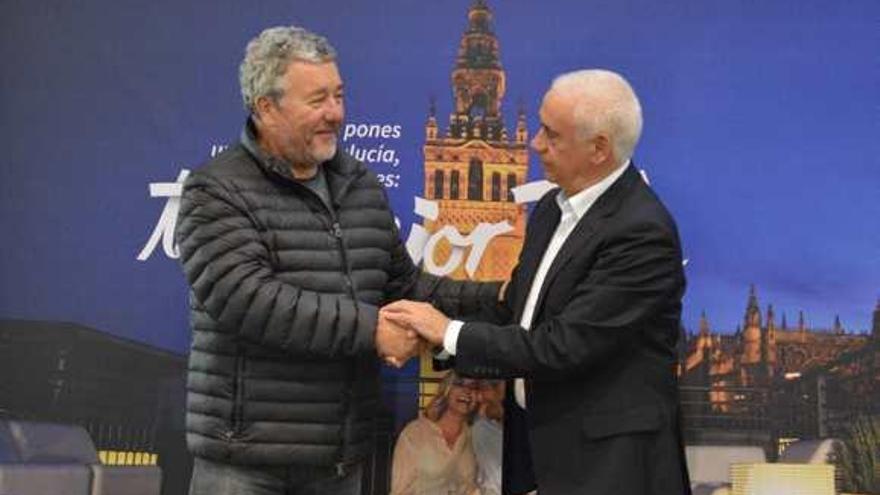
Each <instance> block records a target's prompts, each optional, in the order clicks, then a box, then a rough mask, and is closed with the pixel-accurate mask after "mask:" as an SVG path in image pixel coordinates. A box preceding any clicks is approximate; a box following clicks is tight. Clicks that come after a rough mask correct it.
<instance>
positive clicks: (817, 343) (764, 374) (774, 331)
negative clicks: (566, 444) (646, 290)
mask: <svg viewBox="0 0 880 495" xmlns="http://www.w3.org/2000/svg"><path fill="white" fill-rule="evenodd" d="M872 342H874V343H877V342H880V301H878V303H877V307H876V308H875V309H874V314H873V325H872V329H871V332H870V333H849V332H847V331H846V329H844V327H843V325H842V324H841V322H840V319H839V318H836V319H835V322H834V326H833V327H832V328H813V327H810V326H808V325H807V322H806V321H805V318H804V314H803V312H801V313H800V314H799V316H798V321H797V322H796V324H794V325H791V326H790V325H789V324H788V322H787V319H786V317H785V316H784V315H783V316H782V318H781V320H777V315H776V314H775V312H774V310H773V306H772V305H768V306H767V308H766V310H765V311H762V310H761V308H760V306H759V303H758V296H757V294H756V291H755V287H754V286H752V287H751V289H750V291H749V296H748V301H747V303H746V310H745V315H744V318H743V323H742V326H739V327H738V328H737V329H736V332H735V333H733V334H721V333H714V332H713V331H712V329H711V326H710V323H709V319H708V318H707V317H706V315H705V313H704V314H703V316H702V317H701V319H700V328H699V332H698V333H697V334H696V335H691V336H690V337H689V338H688V339H687V343H686V347H685V354H684V356H682V360H681V361H682V362H681V375H682V383H683V384H687V385H703V386H709V387H711V390H712V391H710V393H709V395H710V401H711V403H712V404H713V407H714V408H715V409H716V410H726V409H727V407H728V405H729V404H731V401H732V399H733V397H732V393H731V392H729V390H730V389H731V387H762V386H768V385H770V384H771V383H773V382H774V381H778V380H785V379H794V378H798V377H800V376H801V374H802V373H804V372H806V371H808V370H810V369H815V368H819V367H826V368H828V367H833V366H834V365H835V364H836V363H837V362H838V361H839V360H840V358H841V357H842V356H844V355H848V354H853V353H856V352H859V351H861V350H863V349H865V348H866V347H867V346H868V345H869V344H871V343H872Z"/></svg>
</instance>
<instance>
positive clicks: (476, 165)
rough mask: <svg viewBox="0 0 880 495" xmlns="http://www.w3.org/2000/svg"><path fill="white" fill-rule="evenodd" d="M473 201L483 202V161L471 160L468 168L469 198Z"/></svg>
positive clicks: (475, 158)
mask: <svg viewBox="0 0 880 495" xmlns="http://www.w3.org/2000/svg"><path fill="white" fill-rule="evenodd" d="M467 199H469V200H471V201H482V200H483V161H482V160H480V159H479V158H477V157H473V158H471V163H470V165H469V166H468V197H467Z"/></svg>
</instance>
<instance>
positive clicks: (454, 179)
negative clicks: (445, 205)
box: [449, 170, 459, 199]
mask: <svg viewBox="0 0 880 495" xmlns="http://www.w3.org/2000/svg"><path fill="white" fill-rule="evenodd" d="M458 176H459V173H458V170H453V171H452V173H451V174H450V176H449V198H450V199H458Z"/></svg>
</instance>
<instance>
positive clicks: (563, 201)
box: [556, 160, 630, 220]
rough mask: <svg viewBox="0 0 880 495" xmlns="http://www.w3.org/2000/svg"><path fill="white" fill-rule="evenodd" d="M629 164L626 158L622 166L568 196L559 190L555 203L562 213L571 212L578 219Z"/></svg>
mask: <svg viewBox="0 0 880 495" xmlns="http://www.w3.org/2000/svg"><path fill="white" fill-rule="evenodd" d="M629 165H630V161H629V160H627V161H626V163H624V164H623V166H621V167H617V170H615V171H614V172H611V174H610V175H608V177H605V178H604V179H602V180H600V181H599V182H597V183H595V184H593V185H592V186H590V187H588V188H586V189H584V190H583V191H580V192H578V193H576V194H575V195H574V196H572V197H570V198H569V197H568V196H566V194H565V191H562V190H560V191H559V193H558V194H557V195H556V204H557V205H559V209H560V210H562V212H563V213H569V214H572V213H573V214H574V215H575V218H577V219H578V220H580V219H581V218H582V217H583V216H584V215H586V214H587V211H588V210H589V209H590V207H591V206H593V203H595V202H596V200H598V199H599V197H600V196H602V193H604V192H605V191H607V190H608V188H609V187H611V185H612V184H614V182H615V181H617V179H618V178H619V177H620V176H621V175H623V173H624V172H626V169H627V168H629Z"/></svg>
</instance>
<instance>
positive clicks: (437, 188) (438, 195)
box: [434, 170, 444, 199]
mask: <svg viewBox="0 0 880 495" xmlns="http://www.w3.org/2000/svg"><path fill="white" fill-rule="evenodd" d="M443 179H444V176H443V171H442V170H435V171H434V199H443V182H444V181H443Z"/></svg>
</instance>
